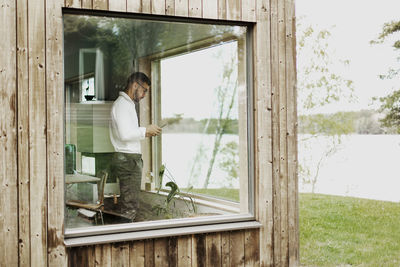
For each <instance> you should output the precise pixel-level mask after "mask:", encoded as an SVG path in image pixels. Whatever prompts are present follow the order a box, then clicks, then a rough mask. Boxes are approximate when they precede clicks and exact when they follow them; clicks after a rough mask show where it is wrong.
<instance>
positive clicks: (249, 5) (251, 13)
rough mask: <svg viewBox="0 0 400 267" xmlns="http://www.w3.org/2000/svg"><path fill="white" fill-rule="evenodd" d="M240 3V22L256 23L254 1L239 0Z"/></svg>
mask: <svg viewBox="0 0 400 267" xmlns="http://www.w3.org/2000/svg"><path fill="white" fill-rule="evenodd" d="M241 3H242V19H241V20H242V21H250V22H255V21H256V1H255V0H241Z"/></svg>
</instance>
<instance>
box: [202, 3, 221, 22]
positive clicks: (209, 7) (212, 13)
mask: <svg viewBox="0 0 400 267" xmlns="http://www.w3.org/2000/svg"><path fill="white" fill-rule="evenodd" d="M203 18H206V19H218V1H216V0H203Z"/></svg>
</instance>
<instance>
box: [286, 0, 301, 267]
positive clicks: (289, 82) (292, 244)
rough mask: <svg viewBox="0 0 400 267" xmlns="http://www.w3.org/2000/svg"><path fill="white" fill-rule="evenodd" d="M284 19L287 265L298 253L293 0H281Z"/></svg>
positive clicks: (296, 261)
mask: <svg viewBox="0 0 400 267" xmlns="http://www.w3.org/2000/svg"><path fill="white" fill-rule="evenodd" d="M285 15H286V16H285V21H286V23H285V24H286V88H287V99H288V105H287V117H288V118H287V121H288V125H287V140H288V144H287V146H288V148H287V149H288V197H289V199H288V214H289V216H288V228H289V229H288V231H289V265H290V266H296V265H299V264H300V256H299V246H300V244H299V200H298V173H297V170H298V169H297V105H296V104H297V95H296V36H295V32H296V17H295V5H294V1H293V0H286V1H285Z"/></svg>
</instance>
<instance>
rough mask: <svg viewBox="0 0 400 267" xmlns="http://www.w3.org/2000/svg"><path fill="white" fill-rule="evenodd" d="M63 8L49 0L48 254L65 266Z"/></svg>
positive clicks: (55, 0) (54, 262) (51, 262)
mask: <svg viewBox="0 0 400 267" xmlns="http://www.w3.org/2000/svg"><path fill="white" fill-rule="evenodd" d="M61 8H62V1H61V0H46V29H47V30H46V58H47V60H46V98H45V99H46V106H47V109H46V110H47V155H48V156H47V166H48V168H47V169H48V172H47V180H48V187H47V188H48V192H47V194H48V198H47V205H48V212H49V216H48V222H47V223H48V227H47V244H48V247H47V253H48V262H49V265H50V266H65V264H66V260H67V259H66V253H65V252H66V251H65V246H64V205H65V204H64V179H63V177H64V158H63V155H64V147H63V143H64V142H63V141H64V140H63V138H64V128H63V126H64V125H63V121H64V118H63V116H64V110H63V109H62V108H60V107H63V106H64V90H63V88H64V78H63V51H62V49H63V36H62V32H63V30H62V29H63V21H62V11H61ZM34 192H35V191H34ZM35 194H36V192H35ZM93 264H94V260H93Z"/></svg>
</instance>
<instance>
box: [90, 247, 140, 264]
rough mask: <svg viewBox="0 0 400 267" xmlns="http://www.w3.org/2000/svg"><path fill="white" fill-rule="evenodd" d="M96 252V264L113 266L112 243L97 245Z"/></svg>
mask: <svg viewBox="0 0 400 267" xmlns="http://www.w3.org/2000/svg"><path fill="white" fill-rule="evenodd" d="M94 254H95V266H98V267H100V266H101V267H111V259H112V255H111V245H110V244H104V245H97V246H95V250H94ZM131 254H132V253H131ZM138 266H140V265H138Z"/></svg>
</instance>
